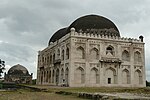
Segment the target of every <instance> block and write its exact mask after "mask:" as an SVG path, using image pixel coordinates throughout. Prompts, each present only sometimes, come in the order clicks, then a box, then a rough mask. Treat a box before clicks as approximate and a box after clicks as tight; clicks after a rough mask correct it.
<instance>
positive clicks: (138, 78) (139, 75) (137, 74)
mask: <svg viewBox="0 0 150 100" xmlns="http://www.w3.org/2000/svg"><path fill="white" fill-rule="evenodd" d="M134 79H135V81H134V82H135V84H137V85H138V84H142V83H143V81H142V72H141V71H140V70H139V69H137V70H136V71H135V73H134Z"/></svg>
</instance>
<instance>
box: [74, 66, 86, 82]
mask: <svg viewBox="0 0 150 100" xmlns="http://www.w3.org/2000/svg"><path fill="white" fill-rule="evenodd" d="M75 82H76V83H77V84H82V83H84V82H85V75H84V69H83V68H82V67H79V68H77V69H76V71H75Z"/></svg>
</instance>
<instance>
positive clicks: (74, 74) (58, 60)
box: [37, 15, 146, 87]
mask: <svg viewBox="0 0 150 100" xmlns="http://www.w3.org/2000/svg"><path fill="white" fill-rule="evenodd" d="M145 81H146V80H145V56H144V42H143V36H140V37H139V39H133V38H124V37H121V36H120V32H119V30H118V28H117V27H116V25H115V24H114V23H113V22H112V21H110V20H109V19H107V18H105V17H102V16H98V15H87V16H83V17H80V18H78V19H77V20H75V21H74V22H73V23H72V24H71V25H70V26H69V27H66V28H62V29H60V30H58V31H57V32H56V33H54V34H53V36H52V37H51V38H50V40H49V43H48V47H46V48H45V49H44V50H42V51H39V53H38V67H37V84H42V85H58V86H61V85H66V86H70V87H100V86H122V87H145V86H146V85H145Z"/></svg>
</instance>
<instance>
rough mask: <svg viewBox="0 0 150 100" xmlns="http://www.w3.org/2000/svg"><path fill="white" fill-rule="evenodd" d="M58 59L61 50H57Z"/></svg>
mask: <svg viewBox="0 0 150 100" xmlns="http://www.w3.org/2000/svg"><path fill="white" fill-rule="evenodd" d="M57 57H58V58H59V57H60V50H59V49H58V50H57Z"/></svg>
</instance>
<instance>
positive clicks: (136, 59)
mask: <svg viewBox="0 0 150 100" xmlns="http://www.w3.org/2000/svg"><path fill="white" fill-rule="evenodd" d="M134 62H135V63H138V62H142V58H141V53H140V52H138V51H136V52H134Z"/></svg>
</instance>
